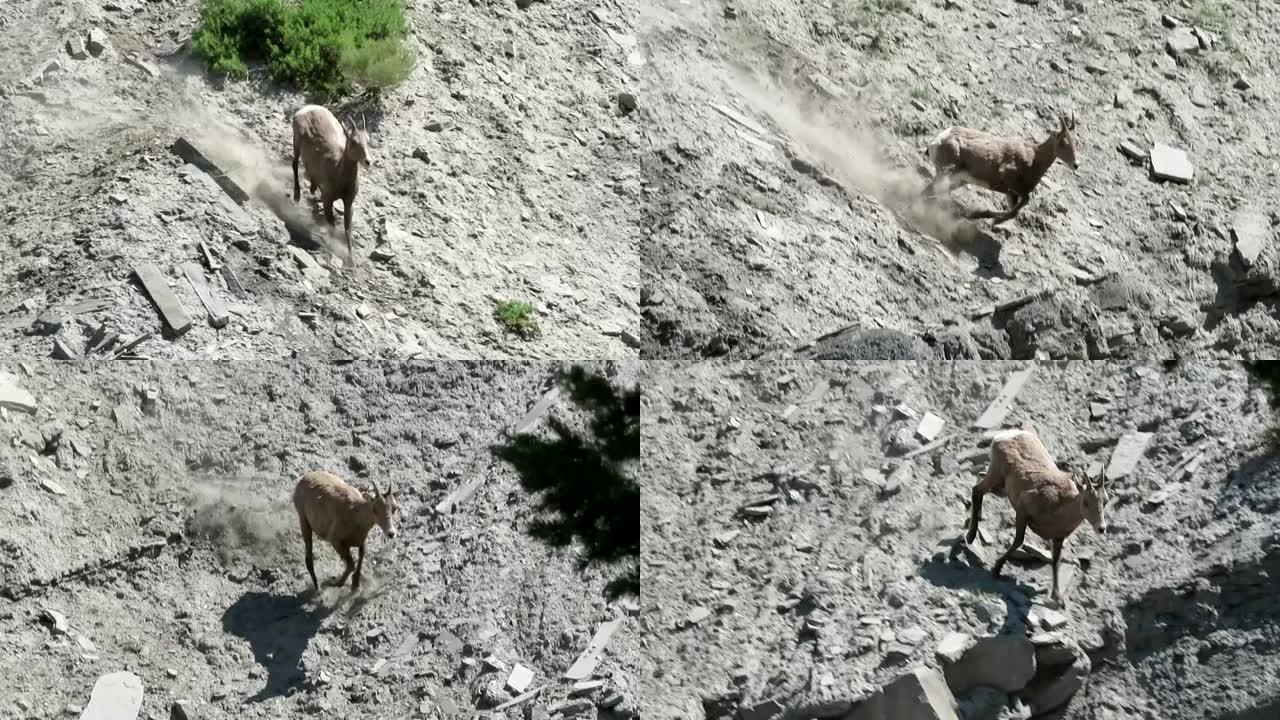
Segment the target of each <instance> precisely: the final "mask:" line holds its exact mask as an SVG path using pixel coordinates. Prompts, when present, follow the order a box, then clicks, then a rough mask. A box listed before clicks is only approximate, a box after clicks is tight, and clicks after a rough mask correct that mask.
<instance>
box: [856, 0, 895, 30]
mask: <svg viewBox="0 0 1280 720" xmlns="http://www.w3.org/2000/svg"><path fill="white" fill-rule="evenodd" d="M910 9H911V2H910V0H845V2H844V17H845V21H846V22H847V23H848V24H849V25H851V26H853V27H854V28H856V29H859V30H869V29H879V28H880V27H881V26H882V25H883V23H884V22H885V21H886V20H889V19H892V17H893V16H895V15H899V14H901V13H904V12H907V11H908V10H910Z"/></svg>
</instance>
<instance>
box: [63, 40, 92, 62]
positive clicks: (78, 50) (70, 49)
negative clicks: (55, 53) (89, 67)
mask: <svg viewBox="0 0 1280 720" xmlns="http://www.w3.org/2000/svg"><path fill="white" fill-rule="evenodd" d="M67 54H68V55H70V56H71V57H73V58H75V59H76V60H86V59H88V57H89V53H88V52H86V51H85V49H84V39H82V38H81V37H80V36H79V35H77V36H75V37H73V38H69V39H68V40H67Z"/></svg>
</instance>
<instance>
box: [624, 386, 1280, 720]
mask: <svg viewBox="0 0 1280 720" xmlns="http://www.w3.org/2000/svg"><path fill="white" fill-rule="evenodd" d="M1025 366H1026V364H1025V363H1022V364H1019V363H1012V362H999V363H975V362H967V363H966V362H956V363H816V362H797V361H780V362H771V363H764V362H751V363H744V362H723V361H717V362H708V363H699V364H692V365H685V366H682V367H677V366H674V365H671V364H667V363H655V364H654V367H650V368H649V369H647V370H646V372H645V376H646V377H645V380H644V381H643V382H644V383H645V388H646V396H645V406H644V410H643V423H644V447H643V462H642V467H644V468H647V471H645V472H644V476H645V477H646V478H648V481H647V484H646V485H645V493H644V496H643V498H642V510H641V517H642V529H643V533H644V534H643V537H644V538H645V545H644V548H643V563H642V564H643V572H644V582H645V585H644V599H643V604H642V609H641V622H642V623H643V626H644V632H645V635H646V638H647V641H648V645H647V648H646V650H647V652H646V654H645V655H644V657H643V660H642V661H641V669H640V675H641V680H640V687H641V689H642V690H641V692H642V695H643V701H642V703H643V704H645V706H646V708H647V707H652V708H654V709H655V711H656V716H657V717H663V718H699V719H700V720H701V719H702V718H721V717H728V716H729V713H732V712H734V711H735V710H737V709H738V708H739V707H741V708H743V709H744V714H743V715H742V717H761V718H766V717H779V716H780V717H784V718H790V719H794V720H801V719H812V718H815V717H843V716H844V715H846V714H847V713H848V710H849V708H850V705H851V703H854V702H856V701H858V700H860V699H862V698H863V697H865V696H866V695H868V694H869V693H871V692H872V691H873V690H874V689H875V688H877V687H878V686H880V685H881V684H883V683H885V682H887V681H888V680H890V679H892V678H894V677H896V676H897V675H899V674H901V673H903V672H904V670H905V669H906V668H909V667H912V666H917V665H928V666H932V667H937V666H938V662H939V661H938V660H937V659H936V658H935V656H934V647H935V645H937V644H938V642H939V641H940V640H942V639H943V638H944V637H945V636H946V635H947V634H948V633H950V632H953V631H959V632H963V633H968V634H973V635H983V634H987V633H1002V632H1003V633H1013V634H1022V633H1024V632H1026V631H1027V630H1028V626H1029V624H1030V623H1029V621H1028V617H1029V613H1033V612H1034V613H1037V614H1038V613H1040V612H1042V609H1043V608H1044V606H1045V604H1046V603H1048V601H1049V598H1048V595H1049V588H1050V572H1049V568H1048V566H1047V565H1045V564H1042V563H1030V564H1025V563H1023V564H1020V563H1018V562H1013V563H1011V564H1010V565H1009V566H1008V567H1007V568H1006V573H1007V574H1006V579H1005V580H995V579H993V578H992V577H991V574H990V571H989V567H990V564H991V563H992V562H993V561H994V560H995V558H996V557H998V554H999V553H1001V552H1002V551H1003V550H1004V548H1005V547H1007V545H1008V543H1009V542H1010V540H1011V538H1012V535H1013V528H1012V518H1013V513H1012V511H1011V510H1010V508H1009V503H1008V501H1006V500H1004V499H1002V498H998V497H989V498H988V499H987V501H986V504H985V506H984V517H983V523H982V527H983V529H984V531H985V532H986V533H987V534H988V536H989V537H990V543H989V544H987V545H975V546H974V547H975V553H976V554H975V555H966V554H965V553H964V552H963V551H960V550H959V548H958V547H957V545H956V541H957V540H958V539H959V538H960V536H961V535H962V533H963V528H964V523H965V521H966V519H967V515H968V510H967V502H968V499H969V493H970V488H971V487H972V485H973V483H974V482H975V481H976V480H977V479H978V477H979V476H980V475H979V474H980V473H982V472H983V471H984V470H985V467H986V450H985V449H984V447H983V442H982V433H981V432H980V431H978V430H973V429H970V427H971V426H972V425H973V423H974V421H975V419H977V418H978V417H979V415H980V414H981V413H982V412H983V410H984V408H985V407H986V406H987V403H988V402H989V401H991V400H992V399H993V398H994V397H995V396H996V394H997V392H998V391H999V390H1000V389H1001V387H1002V386H1003V384H1004V382H1005V379H1006V377H1007V376H1009V375H1010V373H1012V372H1013V371H1015V370H1019V369H1021V368H1023V367H1025ZM1210 387H1212V388H1213V391H1212V392H1207V391H1206V388H1210ZM899 405H903V406H905V407H906V408H909V409H910V411H911V412H913V413H915V414H916V416H917V419H915V420H909V419H902V416H901V415H900V414H898V413H897V411H896V410H895V408H896V407H897V406H899ZM925 412H933V413H935V414H937V415H939V416H941V417H942V418H943V419H944V420H945V421H946V425H945V426H944V428H943V431H942V433H943V436H949V437H950V438H951V439H950V441H949V442H947V443H946V444H945V445H944V446H942V447H941V448H939V449H935V450H932V451H927V452H924V453H923V454H920V455H918V456H916V457H915V458H914V459H913V460H910V461H907V464H909V466H910V467H909V469H908V470H907V471H905V472H906V474H905V475H898V474H895V473H893V472H892V470H893V469H894V468H896V467H898V466H900V465H901V464H902V463H903V461H902V460H901V456H902V455H903V453H906V452H910V451H911V450H912V449H916V448H918V447H920V445H921V442H920V440H919V439H918V438H914V437H912V436H913V435H914V430H915V427H916V425H917V424H918V422H919V420H918V418H919V417H920V416H923V414H924V413H925ZM1275 420H1276V417H1275V413H1274V411H1273V409H1272V408H1271V406H1270V405H1269V398H1268V396H1267V394H1266V393H1265V392H1264V391H1263V390H1262V389H1260V388H1258V387H1254V386H1253V385H1252V383H1251V382H1250V380H1249V379H1248V376H1247V375H1246V374H1245V372H1244V370H1243V368H1242V367H1241V366H1240V365H1239V364H1238V363H1229V362H1222V363H1219V362H1208V361H1205V362H1193V361H1184V362H1182V363H1178V364H1169V365H1167V366H1166V365H1162V364H1154V363H1153V364H1129V363H1041V364H1038V365H1037V367H1036V371H1035V374H1034V375H1033V376H1032V378H1031V379H1030V381H1029V382H1028V383H1027V385H1026V386H1025V387H1024V388H1023V390H1022V392H1021V393H1020V394H1019V395H1018V396H1017V399H1016V401H1015V402H1014V404H1013V407H1012V410H1011V411H1010V412H1009V414H1008V415H1007V416H1006V417H1005V419H1004V423H1003V424H1004V425H1005V426H1009V427H1029V428H1032V429H1034V430H1035V431H1036V432H1038V433H1039V434H1040V436H1041V437H1042V438H1043V439H1044V442H1045V444H1046V446H1047V447H1048V449H1049V451H1050V452H1051V453H1052V454H1053V455H1054V457H1055V458H1057V459H1058V461H1060V462H1064V463H1069V464H1071V465H1073V466H1076V467H1089V466H1091V465H1092V464H1093V463H1094V462H1107V461H1108V459H1109V458H1110V456H1111V453H1112V450H1113V448H1114V447H1115V445H1116V441H1117V439H1118V438H1119V437H1121V436H1122V435H1124V434H1126V433H1129V432H1131V431H1134V430H1135V429H1136V430H1141V431H1145V432H1150V433H1153V437H1152V438H1151V440H1150V443H1149V445H1148V446H1147V449H1146V452H1145V454H1144V456H1143V457H1142V458H1141V460H1140V461H1139V462H1138V463H1137V465H1136V468H1135V469H1134V470H1133V472H1131V473H1130V474H1129V475H1127V476H1125V477H1122V478H1120V479H1119V480H1116V481H1115V484H1114V490H1113V499H1112V501H1111V503H1110V505H1109V507H1108V519H1109V527H1108V529H1107V534H1106V535H1105V536H1103V535H1100V534H1099V533H1097V532H1096V531H1094V530H1093V529H1092V528H1091V527H1089V526H1088V525H1087V524H1085V525H1083V526H1081V528H1079V529H1078V530H1077V531H1076V532H1075V534H1073V535H1072V536H1071V537H1070V539H1068V541H1067V543H1066V549H1065V552H1064V577H1065V574H1066V573H1069V574H1071V575H1072V576H1073V578H1074V579H1073V580H1071V581H1068V582H1067V583H1066V589H1065V592H1066V594H1067V600H1068V603H1069V605H1068V610H1067V615H1068V618H1069V619H1068V622H1067V624H1066V627H1065V628H1064V629H1063V630H1062V631H1061V632H1063V633H1064V634H1065V636H1066V637H1067V638H1069V639H1070V640H1071V641H1073V642H1075V643H1077V644H1078V646H1079V647H1080V648H1082V649H1083V650H1084V651H1085V652H1087V654H1088V657H1089V659H1090V661H1091V665H1092V669H1093V670H1092V675H1091V676H1090V677H1089V679H1088V683H1087V684H1086V686H1085V688H1084V689H1083V690H1081V691H1080V692H1078V693H1076V695H1075V698H1074V700H1073V702H1072V704H1071V705H1070V706H1069V708H1068V709H1067V710H1066V711H1065V712H1064V713H1061V714H1058V715H1048V716H1046V717H1065V718H1080V719H1083V718H1090V719H1102V718H1106V719H1107V720H1120V719H1125V720H1128V719H1131V718H1132V719H1142V720H1155V719H1156V718H1159V719H1161V720H1181V719H1183V718H1186V719H1188V720H1189V719H1191V718H1196V719H1211V720H1227V719H1232V720H1242V719H1244V718H1250V719H1256V720H1261V719H1262V718H1270V717H1275V713H1276V710H1277V709H1278V708H1280V606H1278V605H1277V604H1276V600H1275V594H1274V592H1273V587H1272V586H1273V582H1274V581H1273V578H1274V576H1275V573H1276V572H1277V571H1280V566H1278V565H1277V562H1278V561H1277V558H1278V557H1280V555H1277V546H1276V543H1275V533H1276V530H1277V527H1276V510H1277V507H1278V506H1277V501H1278V500H1280V455H1278V454H1276V452H1275V450H1274V446H1273V445H1271V444H1270V442H1269V436H1268V434H1267V430H1268V428H1271V427H1274V423H1275ZM904 431H905V433H904ZM904 434H905V437H903V435H904ZM1192 458H1199V459H1198V460H1191V459H1192ZM1189 461H1190V462H1189ZM1187 468H1192V470H1193V472H1190V473H1189V477H1188V476H1187V475H1188V473H1187ZM761 498H765V500H761ZM768 498H773V499H772V500H769V499H768ZM753 503H754V504H755V505H756V506H757V507H771V508H772V512H768V511H766V513H765V514H763V516H756V517H753V518H744V517H743V515H742V513H741V508H742V507H743V506H746V505H752V504H753ZM1028 539H1029V540H1030V541H1032V542H1039V541H1038V539H1037V538H1035V536H1034V534H1031V533H1029V534H1028ZM1042 546H1043V545H1042ZM885 633H887V636H886V634H885ZM904 637H905V638H909V640H906V641H904V640H902V638H904ZM895 638H897V640H895ZM904 642H905V643H907V644H905V645H904V644H903V643H904ZM895 653H897V654H896V656H895ZM1010 667H1012V666H1010ZM958 699H959V700H960V702H961V709H962V717H964V718H967V719H968V720H977V719H981V720H1010V719H1012V718H1027V717H1029V714H1028V713H1027V712H1026V708H1025V707H1024V706H1023V705H1022V704H1021V701H1020V700H1019V699H1017V698H1013V697H1010V696H1006V695H1003V694H999V693H996V694H995V695H992V694H989V693H988V694H986V695H984V696H981V697H978V696H976V695H975V696H974V697H963V696H962V697H960V698H958ZM770 700H773V701H776V702H777V703H778V704H779V705H780V706H781V707H780V708H778V712H777V713H776V714H775V713H774V712H773V711H770V710H768V708H771V707H777V706H773V705H770V704H769V703H768V701H770ZM980 701H981V702H980ZM704 703H705V706H704ZM982 703H986V704H985V705H983V704H982ZM762 707H763V708H765V709H764V710H758V708H762ZM913 717H914V716H913ZM921 717H923V716H921ZM930 717H932V716H930ZM1037 717H1039V716H1037Z"/></svg>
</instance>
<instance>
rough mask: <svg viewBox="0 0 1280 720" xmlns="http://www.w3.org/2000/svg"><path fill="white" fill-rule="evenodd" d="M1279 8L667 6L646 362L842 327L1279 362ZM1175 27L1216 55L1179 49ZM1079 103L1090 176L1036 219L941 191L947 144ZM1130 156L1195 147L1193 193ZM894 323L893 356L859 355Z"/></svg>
mask: <svg viewBox="0 0 1280 720" xmlns="http://www.w3.org/2000/svg"><path fill="white" fill-rule="evenodd" d="M877 9H878V10H877ZM1278 11H1280V4H1277V3H1276V2H1274V1H1272V0H1266V1H1261V2H1216V1H1205V0H1195V1H1186V2H1174V3H1155V2H1125V3H1111V2H1094V1H1086V0H1045V1H1044V2H1022V1H1015V0H996V1H995V2H971V1H969V0H959V1H957V2H952V1H951V0H946V1H945V2H944V1H943V0H822V1H820V2H800V1H798V0H732V1H731V2H723V1H720V0H698V1H693V0H685V1H683V2H682V1H679V0H667V1H666V2H663V3H659V4H658V6H657V7H647V8H646V10H645V11H644V13H643V15H642V20H641V37H642V43H643V44H644V46H645V47H647V48H648V53H649V55H650V57H651V58H652V62H651V68H650V69H649V70H647V72H646V75H645V77H646V79H647V80H648V81H649V86H648V89H647V91H646V92H645V102H643V103H642V104H641V111H642V114H643V115H644V117H645V122H644V126H645V128H646V139H647V145H646V147H645V154H644V156H643V160H642V168H643V172H644V181H645V183H646V190H647V192H646V194H645V196H644V198H645V203H644V207H643V211H642V212H643V220H642V225H643V227H644V230H645V237H644V239H643V241H642V244H641V256H642V267H643V280H642V289H641V313H642V319H643V332H642V343H643V347H642V353H643V354H644V355H645V357H654V358H671V359H674V358H682V359H696V358H702V357H709V356H729V357H733V358H752V357H761V356H779V355H781V356H785V355H787V354H788V353H790V352H792V351H795V350H797V349H801V350H805V349H808V346H809V345H810V344H812V343H813V342H814V341H815V340H817V339H819V338H821V337H823V336H825V335H827V334H829V333H835V332H837V331H841V330H843V332H842V333H841V338H840V339H837V341H836V342H834V347H829V348H828V347H823V345H824V344H823V343H819V347H818V348H816V350H817V353H816V354H818V355H820V356H826V357H849V358H852V359H859V358H862V359H901V358H906V359H911V358H921V359H922V358H927V357H939V358H974V359H977V358H983V359H1034V358H1051V359H1099V358H1166V357H1172V356H1175V355H1177V356H1195V357H1215V356H1217V357H1239V356H1257V357H1270V356H1272V355H1273V354H1274V348H1275V347H1276V345H1277V343H1278V342H1280V322H1278V321H1277V319H1276V316H1275V307H1276V305H1275V302H1276V298H1277V291H1278V289H1280V283H1277V282H1276V279H1277V277H1278V276H1277V274H1276V272H1277V268H1278V267H1280V265H1277V259H1276V248H1275V234H1276V231H1275V226H1276V225H1277V224H1280V205H1277V200H1276V199H1277V198H1278V197H1280V153H1278V152H1277V150H1276V148H1275V147H1274V143H1273V142H1272V140H1271V138H1272V137H1274V136H1275V135H1276V133H1277V131H1280V125H1278V124H1277V123H1278V122H1280V121H1278V120H1277V119H1278V118H1280V107H1278V105H1277V92H1278V91H1280V81H1278V80H1277V75H1276V73H1275V68H1276V67H1278V66H1280V45H1277V44H1276V43H1275V42H1274V40H1273V38H1272V37H1271V34H1270V30H1269V28H1270V26H1271V25H1272V23H1273V20H1274V18H1275V17H1276V16H1277V15H1276V13H1277V12H1278ZM1166 14H1167V15H1168V16H1170V21H1171V22H1174V23H1178V24H1179V25H1180V26H1181V27H1182V28H1183V29H1182V32H1187V28H1188V27H1190V26H1192V25H1194V26H1197V27H1201V28H1204V29H1205V31H1206V32H1205V37H1206V38H1207V39H1209V38H1211V36H1212V38H1216V40H1214V42H1215V43H1216V44H1215V45H1214V46H1213V48H1212V49H1210V50H1205V51H1197V52H1194V53H1182V54H1180V55H1179V56H1178V57H1177V59H1175V58H1174V57H1173V55H1172V54H1171V53H1170V52H1168V51H1167V50H1166V41H1167V39H1168V38H1169V36H1170V35H1171V34H1172V33H1174V32H1175V30H1173V29H1171V28H1169V27H1167V26H1166V25H1165V22H1164V20H1163V19H1162V15H1166ZM1237 73H1242V74H1243V76H1244V78H1245V79H1246V81H1247V83H1248V89H1245V90H1242V89H1239V88H1238V87H1237V85H1236V82H1237V75H1236V74H1237ZM1060 110H1071V111H1074V112H1075V113H1076V115H1077V119H1078V129H1077V132H1076V145H1077V156H1078V158H1079V160H1080V169H1079V171H1077V172H1075V173H1073V172H1071V170H1070V169H1069V168H1068V167H1067V166H1065V165H1063V164H1061V163H1057V164H1055V166H1054V167H1053V168H1051V169H1050V171H1049V172H1048V174H1047V175H1046V176H1045V178H1044V180H1043V181H1042V183H1041V185H1040V187H1039V188H1038V189H1037V190H1036V192H1035V193H1034V194H1033V195H1032V198H1031V201H1030V203H1029V204H1028V205H1027V207H1026V208H1025V209H1024V210H1023V211H1022V213H1021V215H1020V216H1019V217H1018V218H1017V219H1014V220H1012V221H1010V222H1008V223H1005V224H1003V225H1000V226H998V227H994V228H993V227H992V226H991V223H990V222H989V221H977V222H974V221H969V220H965V219H961V218H959V217H958V215H959V214H961V213H962V211H967V210H973V209H1001V208H1002V207H1003V206H1002V203H1003V196H1001V195H998V194H994V193H990V192H987V191H984V190H978V189H973V188H965V189H962V190H959V191H957V192H956V193H955V194H954V196H953V198H952V201H953V202H954V203H955V205H949V204H946V203H941V204H938V203H927V202H924V201H922V200H920V198H919V194H920V191H921V189H922V188H923V186H924V184H925V179H924V177H922V175H921V170H922V169H924V165H925V163H924V160H923V149H924V147H925V146H926V145H927V144H928V142H929V141H930V139H932V138H933V137H934V136H935V135H937V134H938V133H939V131H941V130H943V129H945V128H947V127H949V126H952V125H963V126H969V127H977V128H980V129H984V130H988V131H991V132H995V133H1000V134H1007V135H1012V136H1019V137H1024V138H1028V139H1032V140H1034V141H1039V140H1041V139H1043V138H1044V137H1046V136H1047V135H1048V132H1049V131H1050V130H1052V129H1054V128H1055V127H1056V113H1057V112H1058V111H1060ZM1124 141H1132V142H1133V143H1134V144H1135V145H1136V146H1138V147H1139V148H1140V149H1143V150H1146V149H1148V148H1150V147H1151V146H1152V143H1163V144H1165V145H1169V146H1173V147H1176V148H1181V149H1183V150H1185V151H1186V152H1187V153H1188V155H1189V157H1190V160H1191V162H1192V164H1193V165H1194V167H1195V177H1194V181H1193V182H1192V183H1191V184H1190V185H1178V184H1173V183H1165V182H1156V181H1154V180H1152V179H1150V178H1149V173H1148V170H1147V169H1146V168H1145V167H1144V166H1142V165H1139V164H1133V163H1131V162H1130V161H1129V160H1128V159H1127V158H1126V156H1125V155H1123V154H1122V153H1121V152H1120V150H1119V149H1118V148H1119V145H1120V144H1121V143H1122V142H1124ZM1248 218H1252V220H1251V221H1250V222H1249V224H1251V225H1252V227H1253V228H1254V230H1253V231H1252V233H1253V236H1254V237H1256V238H1257V240H1258V242H1259V243H1260V245H1259V255H1258V257H1257V258H1256V259H1255V260H1254V261H1253V264H1252V265H1251V266H1248V267H1246V266H1245V265H1244V264H1243V261H1242V259H1241V258H1240V256H1239V255H1238V254H1236V253H1235V251H1234V245H1233V242H1234V238H1233V236H1232V228H1233V227H1235V226H1236V224H1237V222H1238V221H1239V222H1240V224H1241V228H1242V229H1243V228H1244V225H1245V224H1246V223H1245V220H1246V219H1248ZM1036 298H1039V299H1038V300H1037V299H1036ZM1005 303H1012V305H1011V306H1010V307H1001V306H1002V305H1003V304H1005ZM876 330H883V331H884V332H890V331H891V332H892V333H894V334H896V336H897V337H898V339H899V340H898V343H897V344H896V345H894V346H890V347H885V346H883V345H881V344H877V343H876V342H864V341H863V340H862V336H863V335H864V334H865V333H867V332H869V331H876Z"/></svg>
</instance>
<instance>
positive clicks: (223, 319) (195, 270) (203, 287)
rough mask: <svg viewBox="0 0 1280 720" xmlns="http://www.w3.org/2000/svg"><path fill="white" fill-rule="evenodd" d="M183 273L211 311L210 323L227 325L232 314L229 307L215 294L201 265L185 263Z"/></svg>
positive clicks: (216, 326)
mask: <svg viewBox="0 0 1280 720" xmlns="http://www.w3.org/2000/svg"><path fill="white" fill-rule="evenodd" d="M182 273H183V274H184V275H186V276H187V282H190V283H191V288H192V289H193V290H195V291H196V296H197V297H199V298H200V302H201V303H203V304H204V309H205V310H207V311H208V312H209V324H210V325H212V326H214V327H215V328H223V327H226V326H227V322H228V321H230V319H231V316H230V315H228V314H227V307H226V306H225V305H223V304H222V299H221V298H219V297H218V296H217V295H216V294H214V292H213V288H211V287H209V283H208V281H207V280H205V277H204V271H203V270H201V269H200V266H199V265H197V264H196V263H194V262H186V263H183V264H182Z"/></svg>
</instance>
